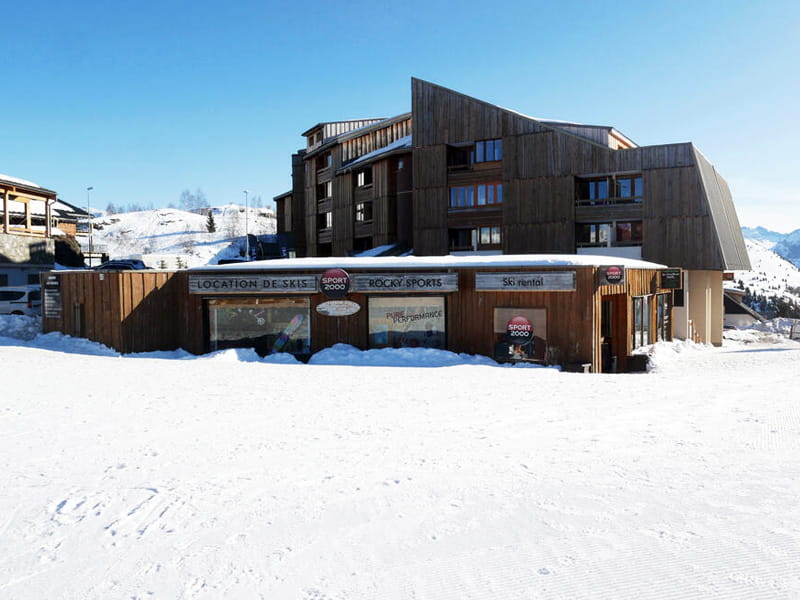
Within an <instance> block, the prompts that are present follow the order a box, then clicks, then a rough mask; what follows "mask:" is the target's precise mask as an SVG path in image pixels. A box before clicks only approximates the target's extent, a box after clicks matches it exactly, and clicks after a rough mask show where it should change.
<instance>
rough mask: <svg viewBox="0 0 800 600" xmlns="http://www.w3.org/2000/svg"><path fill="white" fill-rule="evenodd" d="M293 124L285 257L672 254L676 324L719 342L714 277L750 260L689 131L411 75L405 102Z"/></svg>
mask: <svg viewBox="0 0 800 600" xmlns="http://www.w3.org/2000/svg"><path fill="white" fill-rule="evenodd" d="M303 135H304V136H305V137H306V140H307V143H306V148H305V149H303V150H301V151H300V152H298V153H297V154H296V155H294V156H293V159H292V160H293V163H292V164H293V186H292V190H291V191H290V192H287V193H285V194H283V195H281V196H279V197H277V198H276V203H277V206H278V215H279V223H278V227H279V231H292V232H293V233H294V235H295V240H296V252H297V256H347V255H351V254H358V253H361V252H363V251H365V250H367V249H369V248H373V247H376V246H390V245H395V246H396V247H397V248H399V249H409V248H410V249H413V253H414V254H415V255H417V256H431V255H433V256H437V255H446V254H464V253H466V254H529V253H576V254H602V255H605V256H616V257H620V258H633V259H642V260H645V261H651V262H655V263H659V264H668V265H674V266H676V267H681V268H682V269H683V270H684V281H683V282H682V288H683V290H684V294H683V295H680V296H678V297H677V298H676V308H675V331H676V335H677V336H678V337H683V338H691V339H698V340H700V341H703V342H709V343H715V344H719V343H721V341H722V318H723V310H722V273H723V271H725V270H747V269H749V268H750V263H749V259H748V256H747V251H746V248H745V245H744V239H743V237H742V234H741V230H740V227H739V223H738V219H737V217H736V211H735V208H734V205H733V201H732V198H731V194H730V190H729V188H728V186H727V183H726V182H725V180H724V179H723V178H722V177H721V176H720V175H719V173H717V171H716V170H715V169H714V167H713V165H712V164H711V163H710V162H709V161H708V159H706V157H705V156H703V154H702V153H701V152H700V151H699V150H698V149H697V148H696V147H695V146H694V145H693V144H691V143H681V144H667V145H658V146H638V145H637V144H636V143H635V142H633V141H632V140H631V139H629V138H628V137H627V136H625V135H623V134H622V133H620V132H619V131H617V130H616V129H615V128H613V127H604V126H593V125H585V124H580V123H563V122H556V121H547V120H542V119H535V118H532V117H528V116H525V115H522V114H520V113H517V112H515V111H512V110H508V109H504V108H501V107H498V106H495V105H493V104H490V103H488V102H484V101H481V100H478V99H476V98H471V97H469V96H466V95H464V94H460V93H458V92H455V91H452V90H449V89H446V88H443V87H441V86H438V85H435V84H432V83H429V82H425V81H422V80H419V79H412V83H411V113H407V114H403V115H399V116H397V117H393V118H390V119H369V120H364V121H346V122H331V123H321V124H318V125H316V126H314V127H312V128H311V129H309V130H307V131H306V132H305V133H304V134H303ZM409 167H410V168H409ZM286 215H290V216H289V217H287V216H286ZM281 217H283V218H281ZM290 228H291V229H290Z"/></svg>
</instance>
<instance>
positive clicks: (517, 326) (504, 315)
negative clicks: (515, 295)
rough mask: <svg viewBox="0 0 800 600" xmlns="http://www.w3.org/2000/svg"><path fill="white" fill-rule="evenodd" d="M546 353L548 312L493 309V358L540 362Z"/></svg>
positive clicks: (541, 310)
mask: <svg viewBox="0 0 800 600" xmlns="http://www.w3.org/2000/svg"><path fill="white" fill-rule="evenodd" d="M546 350H547V310H546V309H544V308H495V309H494V358H495V359H496V360H520V361H526V360H527V361H540V360H544V355H545V351H546Z"/></svg>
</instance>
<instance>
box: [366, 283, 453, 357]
mask: <svg viewBox="0 0 800 600" xmlns="http://www.w3.org/2000/svg"><path fill="white" fill-rule="evenodd" d="M445 323H446V321H445V316H444V298H443V297H441V296H439V297H430V298H414V297H406V298H396V297H395V298H388V297H387V298H370V300H369V346H370V348H386V347H389V348H441V349H444V348H445V347H446V339H445Z"/></svg>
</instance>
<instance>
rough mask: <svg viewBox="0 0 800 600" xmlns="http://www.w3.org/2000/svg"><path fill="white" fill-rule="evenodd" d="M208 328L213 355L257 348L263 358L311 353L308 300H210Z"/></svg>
mask: <svg viewBox="0 0 800 600" xmlns="http://www.w3.org/2000/svg"><path fill="white" fill-rule="evenodd" d="M208 325H209V338H210V349H211V350H212V351H214V350H222V349H224V348H254V349H255V350H256V352H258V354H260V355H261V356H266V355H267V354H274V353H276V352H289V353H292V354H310V353H311V335H310V327H309V301H308V299H307V298H252V299H250V298H248V299H241V300H228V299H218V300H216V299H215V300H209V302H208Z"/></svg>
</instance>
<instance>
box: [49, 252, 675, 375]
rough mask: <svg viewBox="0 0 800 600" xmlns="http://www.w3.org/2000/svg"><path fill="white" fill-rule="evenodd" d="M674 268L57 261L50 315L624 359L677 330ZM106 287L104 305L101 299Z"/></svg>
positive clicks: (149, 344)
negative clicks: (112, 265)
mask: <svg viewBox="0 0 800 600" xmlns="http://www.w3.org/2000/svg"><path fill="white" fill-rule="evenodd" d="M676 273H677V276H675V274H676ZM668 275H670V276H671V277H668ZM680 275H681V272H680V270H674V269H672V270H667V269H664V268H663V267H661V266H660V265H655V264H652V263H645V262H642V261H634V260H620V259H616V258H610V257H578V256H571V255H569V256H566V255H565V256H555V255H541V256H494V257H489V256H483V257H480V256H474V257H455V256H444V257H403V258H385V259H383V258H348V257H338V258H301V259H287V260H277V261H261V262H253V263H248V264H245V265H241V264H236V265H224V266H209V267H204V268H197V269H192V270H189V271H178V272H174V273H164V272H153V273H147V272H121V273H106V274H102V273H97V272H91V273H90V272H60V273H51V274H50V283H49V286H45V319H44V326H45V329H46V330H47V331H63V332H64V333H70V334H76V335H82V336H83V337H89V338H90V339H95V340H97V341H101V342H103V343H106V344H108V345H109V346H112V347H114V348H116V349H117V350H119V351H121V352H140V351H149V350H157V349H162V350H165V349H173V348H178V347H182V348H184V349H186V350H189V351H191V352H194V353H197V354H200V353H205V352H213V351H217V350H222V349H225V348H237V347H245V348H254V349H255V350H256V351H257V352H258V353H259V354H261V355H268V354H272V353H276V352H288V353H291V354H293V355H295V356H297V357H298V358H299V359H300V360H306V359H307V358H308V357H309V356H310V355H311V354H313V353H315V352H318V351H319V350H322V349H323V348H326V347H330V346H332V345H334V344H336V343H345V344H350V345H352V346H355V347H357V348H360V349H372V348H388V347H393V348H400V347H405V348H434V349H442V350H450V351H453V352H463V353H469V354H481V355H486V356H490V357H492V358H494V359H496V360H498V361H502V362H531V363H538V364H547V365H561V366H562V367H564V368H567V369H571V370H572V369H574V370H589V369H591V370H592V371H593V372H612V371H625V370H630V369H631V368H633V367H634V363H635V361H634V360H633V359H631V358H630V357H631V356H632V354H633V351H634V350H635V348H637V347H639V346H643V345H647V344H650V343H653V342H655V341H658V340H660V339H671V338H672V307H673V303H674V301H673V298H674V292H673V290H675V289H676V288H677V287H678V286H679V285H680V281H681V276H680ZM156 279H158V280H159V281H155V280H156ZM151 280H152V281H151ZM676 282H677V283H676ZM48 290H49V293H48ZM56 294H57V298H56ZM98 297H99V298H102V299H103V301H102V308H101V307H100V306H99V305H98V306H95V304H97V301H96V298H98ZM89 303H93V304H92V305H91V306H89V305H88V304H89ZM98 320H102V323H100V322H98Z"/></svg>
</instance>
